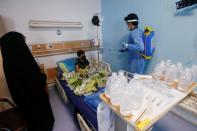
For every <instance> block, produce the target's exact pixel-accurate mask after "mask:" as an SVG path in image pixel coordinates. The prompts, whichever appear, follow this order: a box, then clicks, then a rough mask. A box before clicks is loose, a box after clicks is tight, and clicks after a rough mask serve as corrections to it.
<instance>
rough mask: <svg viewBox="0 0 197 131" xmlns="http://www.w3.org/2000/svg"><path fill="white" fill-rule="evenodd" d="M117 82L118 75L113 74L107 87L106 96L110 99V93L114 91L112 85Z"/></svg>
mask: <svg viewBox="0 0 197 131" xmlns="http://www.w3.org/2000/svg"><path fill="white" fill-rule="evenodd" d="M116 80H117V73H116V72H112V75H111V76H109V77H108V79H107V83H106V87H105V96H107V97H108V98H110V93H111V91H113V90H112V89H111V88H112V83H113V82H114V81H116Z"/></svg>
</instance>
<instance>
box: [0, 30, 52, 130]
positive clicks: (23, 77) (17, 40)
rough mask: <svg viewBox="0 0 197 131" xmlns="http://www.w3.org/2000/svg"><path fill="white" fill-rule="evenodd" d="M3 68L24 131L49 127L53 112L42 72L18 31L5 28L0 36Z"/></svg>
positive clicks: (47, 128) (50, 127)
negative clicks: (24, 124)
mask: <svg viewBox="0 0 197 131" xmlns="http://www.w3.org/2000/svg"><path fill="white" fill-rule="evenodd" d="M0 48H1V53H2V58H3V69H4V73H5V77H6V81H7V84H8V88H9V91H10V93H11V95H12V97H13V100H14V102H15V104H16V105H17V107H18V109H19V111H20V112H21V114H22V116H23V117H24V118H25V120H26V122H27V127H28V131H52V129H53V124H54V116H53V113H52V110H51V105H50V102H49V97H48V95H47V93H46V91H45V86H46V75H45V74H42V73H41V71H40V68H39V66H38V65H37V63H36V61H35V60H34V58H33V56H32V54H31V52H30V50H29V48H28V47H27V45H26V43H25V37H24V36H23V35H22V34H21V33H18V32H8V33H7V34H5V35H4V36H3V37H2V38H1V39H0Z"/></svg>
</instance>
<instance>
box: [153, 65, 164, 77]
mask: <svg viewBox="0 0 197 131" xmlns="http://www.w3.org/2000/svg"><path fill="white" fill-rule="evenodd" d="M164 71H165V62H164V61H161V62H160V63H159V64H157V65H156V67H155V69H154V71H153V77H154V78H156V79H162V78H163V77H164Z"/></svg>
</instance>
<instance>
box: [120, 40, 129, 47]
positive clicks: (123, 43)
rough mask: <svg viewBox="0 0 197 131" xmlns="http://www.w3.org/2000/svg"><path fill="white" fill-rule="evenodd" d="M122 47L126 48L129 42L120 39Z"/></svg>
mask: <svg viewBox="0 0 197 131" xmlns="http://www.w3.org/2000/svg"><path fill="white" fill-rule="evenodd" d="M121 43H122V45H123V47H124V48H127V47H128V46H129V44H128V43H127V42H124V41H122V42H121Z"/></svg>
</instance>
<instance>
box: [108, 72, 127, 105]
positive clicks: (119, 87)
mask: <svg viewBox="0 0 197 131" xmlns="http://www.w3.org/2000/svg"><path fill="white" fill-rule="evenodd" d="M126 85H127V78H126V76H124V72H122V71H121V72H119V73H118V76H117V80H115V81H113V82H112V83H111V86H110V100H111V103H112V105H114V106H119V105H120V101H121V99H122V95H123V94H124V89H125V86H126Z"/></svg>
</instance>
